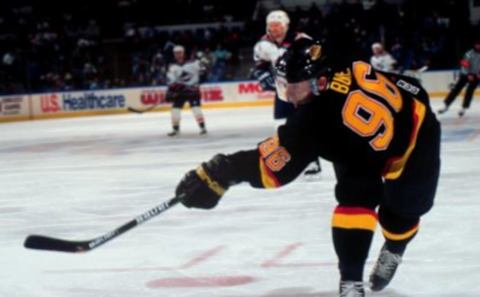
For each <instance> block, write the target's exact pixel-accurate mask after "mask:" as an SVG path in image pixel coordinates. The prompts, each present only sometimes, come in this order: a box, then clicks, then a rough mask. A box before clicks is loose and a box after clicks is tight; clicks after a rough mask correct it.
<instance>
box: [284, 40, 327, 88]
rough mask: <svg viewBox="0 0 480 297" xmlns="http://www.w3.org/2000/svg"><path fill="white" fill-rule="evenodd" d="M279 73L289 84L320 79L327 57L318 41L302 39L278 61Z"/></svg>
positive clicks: (325, 68) (296, 41) (295, 42)
mask: <svg viewBox="0 0 480 297" xmlns="http://www.w3.org/2000/svg"><path fill="white" fill-rule="evenodd" d="M275 67H276V70H277V73H278V74H279V75H281V76H284V77H285V78H286V79H287V81H288V82H289V83H294V82H299V81H303V80H308V79H312V78H317V77H319V76H320V75H321V74H322V72H324V71H325V70H327V69H328V67H326V56H325V54H324V52H323V48H322V45H321V44H320V42H319V41H318V40H313V39H310V38H300V39H297V40H295V41H294V42H293V43H292V45H291V46H290V47H289V48H288V50H287V51H286V52H285V53H284V54H283V55H282V56H281V57H280V58H279V59H278V60H277V63H276V65H275Z"/></svg>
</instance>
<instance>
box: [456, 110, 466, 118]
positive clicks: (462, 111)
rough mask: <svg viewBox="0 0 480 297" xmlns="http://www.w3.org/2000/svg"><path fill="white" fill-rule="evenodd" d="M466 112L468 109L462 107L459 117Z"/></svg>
mask: <svg viewBox="0 0 480 297" xmlns="http://www.w3.org/2000/svg"><path fill="white" fill-rule="evenodd" d="M466 112H467V110H466V109H465V108H462V109H460V111H459V112H458V116H459V117H463V116H464V115H465V113H466Z"/></svg>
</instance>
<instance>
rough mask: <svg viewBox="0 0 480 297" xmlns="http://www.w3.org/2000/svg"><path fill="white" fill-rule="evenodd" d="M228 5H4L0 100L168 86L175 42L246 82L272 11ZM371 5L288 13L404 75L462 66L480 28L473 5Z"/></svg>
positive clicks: (223, 76)
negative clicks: (472, 17)
mask: <svg viewBox="0 0 480 297" xmlns="http://www.w3.org/2000/svg"><path fill="white" fill-rule="evenodd" d="M226 2H227V1H220V0H177V1H170V2H169V7H168V9H162V10H158V9H156V6H155V5H153V4H152V3H151V2H150V1H146V0H116V1H115V0H111V1H93V0H85V1H81V2H76V1H73V2H72V3H70V2H68V3H66V2H65V3H63V4H61V3H59V2H56V1H55V2H54V1H42V2H36V1H11V0H6V1H2V3H1V4H0V94H11V93H25V92H44V91H52V90H72V89H99V88H110V87H126V86H139V85H160V84H164V83H165V71H166V66H167V65H168V63H169V62H170V61H171V60H172V53H171V49H172V48H173V46H174V45H175V44H182V45H184V46H185V47H186V48H187V51H188V54H189V55H190V56H191V57H195V58H201V59H204V60H205V61H206V62H207V63H208V65H209V70H210V71H209V73H208V75H207V76H206V78H205V79H206V80H207V81H223V80H232V79H246V78H247V77H245V73H240V72H239V71H237V69H238V68H239V66H240V65H245V64H249V63H250V64H251V63H253V61H252V57H251V56H249V55H244V54H242V49H251V48H252V47H253V45H254V43H255V42H256V40H258V38H259V37H260V36H261V35H263V34H264V33H265V16H266V14H267V13H268V11H267V10H266V9H264V8H262V6H261V5H257V3H256V2H257V1H254V0H243V1H237V2H235V1H228V3H226ZM279 2H281V1H279ZM373 2H374V3H373V4H370V5H366V3H372V1H366V2H365V1H344V2H342V3H336V2H334V3H331V2H329V4H327V5H325V6H322V7H318V6H316V5H315V4H312V6H310V7H307V8H301V7H297V8H293V9H286V8H284V9H285V10H286V11H287V12H288V13H289V15H290V18H291V21H292V23H291V28H293V29H295V30H300V31H305V32H307V33H309V34H310V35H312V36H314V37H316V38H319V39H321V40H324V41H325V42H328V43H332V44H335V46H336V47H338V48H339V49H355V52H356V53H355V54H356V56H357V57H359V58H363V59H366V60H368V58H369V57H370V54H371V49H370V47H371V44H372V43H374V42H378V41H380V42H382V43H383V44H385V46H386V48H387V50H389V51H390V53H391V54H392V55H393V56H394V57H395V58H396V60H397V61H398V62H399V63H398V65H397V67H398V68H399V69H415V68H419V67H421V66H423V65H427V64H428V65H429V66H430V69H445V68H456V67H457V65H458V60H459V59H460V55H461V53H462V52H464V51H465V50H466V49H467V48H468V47H469V46H470V45H471V42H472V41H473V39H474V38H475V36H474V32H475V30H478V27H477V26H476V25H472V24H470V22H469V17H468V15H469V12H468V2H467V1H466V0H460V1H453V0H439V1H434V2H431V1H414V0H406V1H403V3H402V4H401V5H398V4H388V3H386V2H384V1H383V0H377V1H373ZM172 5H173V6H174V7H172ZM279 8H282V7H279ZM202 23H203V24H209V25H204V26H193V27H191V28H188V27H182V28H180V29H178V28H177V29H176V30H174V31H172V30H168V29H166V27H165V26H167V25H182V24H202ZM246 52H247V53H251V51H248V50H247V51H246Z"/></svg>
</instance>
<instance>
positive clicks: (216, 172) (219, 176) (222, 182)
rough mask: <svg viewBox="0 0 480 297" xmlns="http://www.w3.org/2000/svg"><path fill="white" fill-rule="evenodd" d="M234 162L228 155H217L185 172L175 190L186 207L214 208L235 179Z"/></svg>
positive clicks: (235, 182)
mask: <svg viewBox="0 0 480 297" xmlns="http://www.w3.org/2000/svg"><path fill="white" fill-rule="evenodd" d="M232 173H233V171H232V164H231V162H230V160H229V159H228V157H227V156H225V155H222V154H217V155H215V156H214V157H213V158H212V159H211V160H210V161H208V162H206V163H202V164H201V165H200V166H199V167H198V168H197V169H196V170H191V171H189V172H187V174H185V176H184V177H183V179H182V180H181V181H180V183H179V184H178V186H177V189H176V190H175V195H176V196H177V197H180V198H181V199H182V201H181V202H182V204H183V205H185V206H186V207H189V208H190V207H194V208H203V209H211V208H214V207H215V206H216V205H217V204H218V201H219V200H220V198H222V196H223V194H224V193H225V192H226V191H227V190H228V188H229V187H230V186H232V185H234V184H237V183H238V181H235V180H234V179H233V178H232V176H233V174H232Z"/></svg>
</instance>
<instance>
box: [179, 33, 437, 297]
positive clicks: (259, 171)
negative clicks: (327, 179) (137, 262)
mask: <svg viewBox="0 0 480 297" xmlns="http://www.w3.org/2000/svg"><path fill="white" fill-rule="evenodd" d="M277 66H278V70H279V71H278V74H279V75H280V76H281V77H284V78H285V85H284V87H285V88H283V90H282V88H281V89H280V90H279V91H280V92H279V94H280V95H281V96H285V97H286V98H288V100H289V101H290V102H292V103H294V104H295V105H297V106H298V107H297V108H298V109H297V111H296V112H295V113H293V114H292V115H291V116H290V117H289V118H288V120H287V122H286V124H284V125H282V126H280V127H279V128H278V130H277V134H276V135H274V136H272V137H271V138H268V139H266V140H264V141H263V142H261V143H260V144H259V145H258V147H257V148H256V149H252V150H247V151H238V152H236V153H233V154H229V155H225V154H218V155H216V156H214V157H213V158H212V159H211V160H209V161H208V162H204V163H202V164H201V165H200V166H199V167H198V168H197V169H196V170H192V171H189V172H188V173H187V174H186V175H185V176H184V177H183V179H182V180H181V181H180V183H179V184H178V186H177V189H176V195H177V196H178V197H181V198H182V203H183V204H184V205H185V206H187V207H196V208H204V209H211V208H213V207H215V206H216V205H217V203H218V202H219V199H220V198H221V197H222V196H223V195H224V194H225V191H226V190H227V189H228V188H229V187H230V186H233V185H236V184H238V183H241V182H248V183H250V185H251V186H253V187H257V188H276V187H280V186H283V185H285V184H287V183H289V182H291V181H292V180H294V179H295V178H296V177H297V176H298V175H299V174H300V173H301V172H302V170H303V169H304V168H305V166H307V164H308V163H309V162H311V161H312V160H314V159H315V158H316V157H317V156H322V157H323V158H325V159H327V160H330V161H331V162H333V165H334V169H335V173H336V177H337V184H336V187H335V196H336V198H337V200H338V206H337V207H336V208H335V210H334V212H333V218H332V233H333V244H334V247H335V251H336V253H337V255H338V259H339V269H340V288H339V296H341V297H362V296H364V295H365V290H364V285H363V282H362V280H363V269H364V265H365V261H366V259H367V255H368V251H369V248H370V245H371V241H372V238H373V233H374V230H375V227H376V224H377V220H378V221H379V222H380V225H381V227H382V229H383V235H384V238H385V243H384V245H383V247H382V249H381V251H380V256H379V258H378V261H377V263H376V265H375V268H374V270H373V273H372V274H371V277H370V282H371V289H372V290H374V291H378V290H381V289H383V288H384V287H385V286H387V285H388V283H389V282H390V281H391V280H392V278H393V275H394V273H395V271H396V269H397V267H398V265H399V264H400V262H401V259H402V256H403V254H404V252H405V250H406V247H407V244H408V243H409V242H410V241H411V240H412V239H413V238H414V236H415V234H417V232H418V230H419V222H420V216H422V215H423V214H425V213H426V212H428V211H429V210H430V208H431V207H432V205H433V200H434V196H435V191H436V187H437V180H438V176H439V169H440V159H439V151H440V125H439V123H438V121H437V119H436V118H435V115H434V113H433V112H432V111H431V109H430V105H429V98H428V95H427V93H426V91H425V90H424V89H423V88H422V87H421V86H420V85H419V84H418V83H417V81H416V80H414V79H412V78H409V77H403V76H400V75H390V74H388V73H383V72H377V71H375V70H374V69H373V68H372V66H371V65H370V64H368V63H365V62H362V61H354V62H353V63H352V62H348V63H339V64H337V63H333V62H332V61H331V60H329V57H328V56H325V55H323V54H322V47H321V46H320V45H319V44H317V43H315V42H313V41H312V40H309V39H299V40H297V41H295V42H294V44H293V45H292V46H291V47H290V48H289V50H288V51H287V52H286V53H285V54H284V55H283V56H282V57H281V59H280V60H279V61H278V63H277ZM294 198H295V197H292V199H294Z"/></svg>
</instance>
